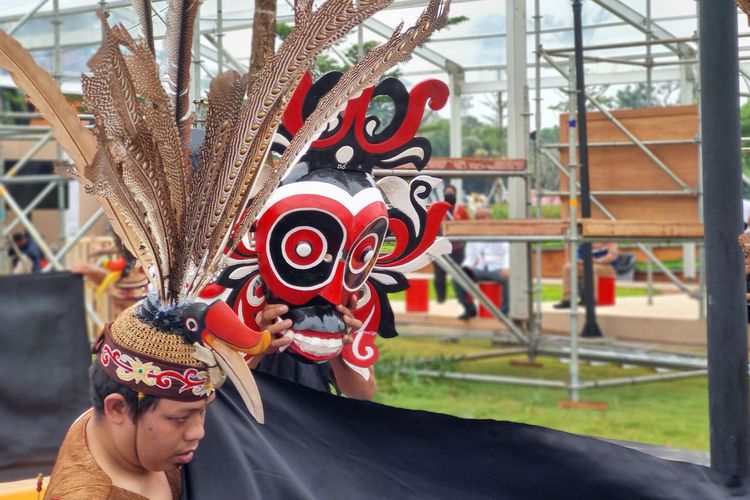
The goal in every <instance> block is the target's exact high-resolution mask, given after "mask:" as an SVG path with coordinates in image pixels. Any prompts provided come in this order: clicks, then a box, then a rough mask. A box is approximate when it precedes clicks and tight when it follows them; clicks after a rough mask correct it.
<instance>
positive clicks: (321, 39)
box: [186, 0, 391, 284]
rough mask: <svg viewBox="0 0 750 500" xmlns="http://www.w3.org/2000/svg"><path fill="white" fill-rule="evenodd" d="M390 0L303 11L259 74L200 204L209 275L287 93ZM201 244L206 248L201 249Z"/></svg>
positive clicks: (341, 2) (334, 1)
mask: <svg viewBox="0 0 750 500" xmlns="http://www.w3.org/2000/svg"><path fill="white" fill-rule="evenodd" d="M390 2H391V0H361V1H359V2H357V4H356V5H355V4H354V3H352V2H351V1H347V0H328V1H327V2H325V3H324V4H323V5H322V6H320V7H319V8H318V9H317V10H316V11H314V12H312V13H310V15H309V16H304V17H303V19H304V21H305V22H303V23H299V24H297V26H296V27H295V29H294V31H293V32H292V33H291V34H290V35H289V37H287V39H286V40H284V43H283V44H282V45H281V47H280V48H279V50H278V52H277V53H276V54H275V55H274V56H273V57H272V58H271V59H270V60H269V61H268V62H267V63H266V65H265V66H264V67H263V69H262V70H261V71H260V72H259V73H258V74H257V75H255V80H254V81H253V82H252V83H251V91H250V92H249V93H248V95H250V96H252V98H251V99H250V100H249V102H248V105H247V106H245V108H243V110H242V112H241V114H240V117H239V120H238V122H237V126H236V127H235V130H234V131H233V134H232V136H231V139H230V142H229V149H230V151H231V152H232V154H230V155H227V156H226V157H225V158H224V160H223V166H222V168H221V169H220V173H221V175H220V177H219V179H217V182H216V183H215V184H213V186H212V187H213V189H214V191H213V192H212V194H211V195H210V197H209V198H208V206H206V207H201V214H202V216H203V218H202V220H201V222H200V223H199V224H198V227H203V228H205V231H204V232H203V233H202V234H199V235H196V236H197V237H196V239H195V240H193V241H192V244H191V245H190V246H189V247H190V248H192V249H193V251H194V252H196V253H194V255H201V256H205V257H204V258H206V259H207V260H208V263H207V264H203V263H199V264H198V265H199V267H203V268H205V269H206V271H207V273H206V274H207V275H210V274H211V273H213V272H215V271H216V267H217V265H218V261H219V260H220V258H221V255H222V254H221V251H220V249H221V248H223V247H224V245H225V244H226V242H227V240H228V239H229V236H230V232H231V228H232V225H233V222H234V220H235V218H236V217H237V214H238V213H239V212H240V211H241V210H242V208H243V207H244V205H245V204H246V203H247V198H248V195H249V193H250V192H251V189H252V187H253V185H254V183H255V180H256V175H257V172H258V171H259V168H260V165H261V164H262V162H263V161H264V160H265V157H266V155H267V154H268V152H269V144H270V142H271V139H272V137H273V135H274V133H275V131H276V129H277V128H278V125H279V123H280V120H281V116H282V114H283V111H284V109H285V108H286V104H287V102H288V99H289V97H290V96H291V95H292V93H293V92H294V89H295V88H296V86H297V84H298V83H299V80H300V79H301V78H302V75H303V74H304V73H305V71H307V69H308V68H309V66H310V64H311V63H312V61H313V60H314V58H315V56H317V55H318V54H320V53H321V52H322V51H323V50H325V49H326V48H327V47H329V46H330V45H332V44H333V43H335V42H336V41H337V40H339V39H340V38H341V37H343V36H344V35H345V34H346V33H348V32H349V30H350V29H351V28H353V27H354V26H356V25H357V24H359V23H361V22H362V21H363V20H364V19H366V18H368V17H369V16H371V15H372V14H373V13H375V12H377V11H378V10H380V9H382V8H383V7H385V6H387V5H389V4H390ZM230 201H231V202H232V203H230ZM186 248H188V247H186ZM198 249H207V250H208V251H207V252H205V253H203V252H201V253H197V251H198ZM209 279H210V276H209ZM200 284H202V283H200Z"/></svg>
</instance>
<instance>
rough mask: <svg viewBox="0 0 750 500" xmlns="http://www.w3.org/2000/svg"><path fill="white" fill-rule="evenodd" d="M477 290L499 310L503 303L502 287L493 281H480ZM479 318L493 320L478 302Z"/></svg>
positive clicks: (490, 314) (489, 313)
mask: <svg viewBox="0 0 750 500" xmlns="http://www.w3.org/2000/svg"><path fill="white" fill-rule="evenodd" d="M479 289H480V290H482V293H484V294H485V295H486V296H487V298H488V299H490V300H491V301H492V303H493V304H495V305H496V306H497V308H498V309H500V306H501V304H502V303H503V285H502V284H501V283H497V282H494V281H480V282H479ZM479 317H480V318H494V317H495V316H493V315H492V313H491V312H490V311H488V310H487V308H485V307H484V306H483V305H482V303H481V302H479Z"/></svg>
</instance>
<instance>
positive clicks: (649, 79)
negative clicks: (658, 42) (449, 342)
mask: <svg viewBox="0 0 750 500" xmlns="http://www.w3.org/2000/svg"><path fill="white" fill-rule="evenodd" d="M652 38H653V33H652V31H651V0H646V40H647V41H649V42H650V41H651V40H652ZM653 69H654V60H653V58H652V57H651V44H649V45H646V102H647V106H651V96H652V94H653V91H654V84H653V76H652V72H653Z"/></svg>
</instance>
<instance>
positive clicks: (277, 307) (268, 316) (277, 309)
mask: <svg viewBox="0 0 750 500" xmlns="http://www.w3.org/2000/svg"><path fill="white" fill-rule="evenodd" d="M287 311H289V307H288V306H287V305H286V304H269V305H267V306H266V307H264V308H263V310H262V311H261V313H262V314H263V319H264V320H266V321H268V322H271V321H273V320H275V319H276V318H278V317H279V316H281V315H282V314H284V313H286V312H287Z"/></svg>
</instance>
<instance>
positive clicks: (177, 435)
mask: <svg viewBox="0 0 750 500" xmlns="http://www.w3.org/2000/svg"><path fill="white" fill-rule="evenodd" d="M140 395H141V396H142V393H140ZM141 396H139V393H137V392H136V391H133V390H132V389H128V388H127V387H124V386H122V385H120V384H118V383H117V382H115V381H113V380H112V379H110V378H109V376H107V374H106V373H104V370H103V369H102V368H101V366H100V365H99V364H95V365H93V366H92V369H91V397H92V403H93V409H91V410H89V411H87V412H86V413H84V414H83V415H82V416H81V417H80V418H79V419H78V420H77V421H76V422H75V423H74V424H73V425H72V426H71V428H70V430H69V431H68V435H67V436H66V438H65V441H64V442H63V445H62V447H61V448H60V453H59V455H58V458H57V462H56V464H55V468H54V470H53V471H52V478H51V481H50V484H49V487H48V489H47V495H46V498H50V499H55V498H60V499H62V500H70V499H73V500H74V499H78V498H80V499H84V498H86V499H93V498H108V499H128V500H130V499H141V498H149V499H165V500H167V499H177V498H180V486H181V485H180V483H181V477H180V469H179V467H180V466H181V465H182V464H185V463H188V462H189V461H190V460H191V459H192V457H193V453H194V452H195V450H196V449H197V447H198V443H199V442H200V440H201V439H202V438H203V422H204V419H205V412H206V407H207V406H208V405H209V404H210V402H211V401H212V400H213V396H212V397H211V398H206V399H203V400H200V401H194V402H182V401H178V400H172V399H166V398H159V397H156V396H144V397H141Z"/></svg>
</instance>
